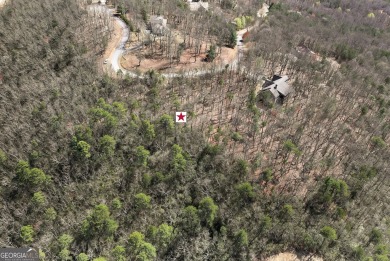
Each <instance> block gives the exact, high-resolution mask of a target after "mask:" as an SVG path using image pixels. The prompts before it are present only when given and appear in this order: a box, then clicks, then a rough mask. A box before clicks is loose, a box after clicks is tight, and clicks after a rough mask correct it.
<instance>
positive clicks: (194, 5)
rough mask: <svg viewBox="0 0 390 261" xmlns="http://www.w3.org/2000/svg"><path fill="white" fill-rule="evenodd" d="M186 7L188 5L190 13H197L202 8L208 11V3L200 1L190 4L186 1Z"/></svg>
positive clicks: (190, 2) (189, 1)
mask: <svg viewBox="0 0 390 261" xmlns="http://www.w3.org/2000/svg"><path fill="white" fill-rule="evenodd" d="M188 5H189V7H190V10H191V11H197V10H198V9H199V8H201V7H203V8H204V9H205V10H208V9H209V3H208V2H202V1H199V2H192V1H191V0H188Z"/></svg>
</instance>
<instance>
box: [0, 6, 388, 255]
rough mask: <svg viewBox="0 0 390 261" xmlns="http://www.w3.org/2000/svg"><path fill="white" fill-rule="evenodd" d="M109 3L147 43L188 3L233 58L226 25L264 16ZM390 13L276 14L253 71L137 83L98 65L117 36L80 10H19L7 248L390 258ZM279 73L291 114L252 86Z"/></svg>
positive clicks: (10, 78) (4, 232)
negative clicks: (147, 32) (153, 28)
mask: <svg viewBox="0 0 390 261" xmlns="http://www.w3.org/2000/svg"><path fill="white" fill-rule="evenodd" d="M157 2H158V3H157ZM112 3H113V4H114V5H117V6H119V9H120V8H122V9H123V10H129V11H124V14H122V19H124V18H125V16H124V15H125V14H126V12H128V13H130V14H131V15H129V16H128V18H126V19H129V21H127V24H132V26H134V27H135V28H134V31H137V27H142V26H144V23H145V20H147V19H146V18H145V17H146V16H149V14H152V13H159V14H166V15H167V14H168V13H171V12H173V11H174V10H175V8H177V13H179V14H182V15H183V17H182V19H183V21H186V19H195V18H193V17H198V18H197V19H200V18H202V17H207V21H208V22H207V24H205V25H203V26H204V27H202V28H206V27H208V26H210V27H212V21H213V19H216V20H218V21H216V24H217V26H218V28H219V27H223V26H224V25H226V26H227V27H228V29H226V30H223V29H220V30H212V28H210V30H205V31H207V32H209V35H208V36H207V37H209V38H211V39H212V40H214V41H215V44H216V45H218V46H222V45H229V43H227V42H226V41H220V42H218V41H217V40H216V39H217V38H218V37H226V39H229V37H230V36H231V35H230V32H231V30H232V27H231V25H228V24H230V20H229V19H231V20H233V19H234V18H235V17H245V16H248V17H249V16H255V13H254V11H253V10H258V8H260V7H261V5H262V1H244V0H242V1H240V0H238V1H233V0H221V1H210V6H211V8H214V9H213V10H214V11H215V12H214V13H213V15H208V13H207V12H205V11H200V12H199V15H198V16H197V15H195V16H194V15H188V16H187V13H188V12H189V11H188V9H187V7H186V5H185V3H183V1H154V0H148V1H143V2H139V1H134V0H125V1H112ZM389 5H390V4H389V2H388V1H382V0H373V1H371V2H367V3H366V2H364V3H363V2H359V3H357V2H355V1H348V0H338V1H333V0H324V1H322V2H317V1H292V0H291V1H290V0H287V1H281V2H274V3H273V4H272V5H271V6H270V12H269V14H268V16H267V17H266V18H264V19H261V20H259V22H258V23H259V25H258V26H257V27H256V28H254V29H253V30H252V31H251V32H250V35H249V37H248V38H246V39H245V43H246V46H247V52H246V54H245V55H244V57H243V59H242V61H241V62H240V64H239V65H238V69H233V68H230V67H229V66H226V68H225V70H223V71H219V72H215V73H212V72H210V73H209V74H206V75H203V76H199V77H194V78H185V77H177V78H164V77H163V76H162V75H161V74H159V73H158V72H155V71H149V72H148V73H145V74H144V76H145V77H144V78H136V77H134V78H133V77H129V76H126V75H122V74H120V73H118V74H116V73H108V74H102V72H101V71H99V66H97V60H98V59H99V58H100V56H99V55H100V54H101V52H102V48H104V47H105V46H106V44H107V41H108V40H109V38H110V37H111V36H112V35H111V33H112V32H111V31H110V30H111V29H112V28H111V25H109V24H107V20H104V19H106V18H104V17H102V16H101V15H99V14H96V13H93V12H89V11H88V8H87V6H86V3H84V2H83V1H77V0H67V1H61V0H50V1H49V0H30V1H23V0H12V1H10V2H8V3H7V4H6V5H5V6H4V7H3V8H2V9H0V90H1V91H0V133H1V135H0V177H1V183H0V197H1V200H0V209H1V211H0V247H25V246H33V247H37V248H39V249H40V258H41V259H42V260H78V261H81V260H95V261H103V260H143V261H147V260H265V258H266V257H268V256H270V255H272V254H276V253H280V252H283V251H292V252H298V253H303V254H305V255H308V256H310V255H313V256H314V255H315V256H320V257H322V258H323V259H324V260H337V261H338V260H365V261H369V260H373V261H384V260H389V258H390V247H389V245H390V244H389V242H390V204H389V203H390V196H389V195H390V179H389V173H390V168H389V167H390V165H389V164H390V150H389V145H390V135H389V134H390V130H389V127H390V117H389V116H390V96H389V93H390V74H389V72H390V61H389V60H390V52H389V50H390V19H389V15H390V7H389ZM155 9H158V10H155ZM240 19H241V18H240ZM196 21H198V20H196ZM236 21H237V20H236ZM105 26H107V27H105ZM103 27H104V28H107V29H108V30H102V28H103ZM178 27H179V28H180V25H178ZM188 28H191V25H189V24H188ZM214 29H215V28H214ZM201 31H203V29H202V30H200V31H196V30H195V29H193V30H192V29H191V30H189V32H191V33H192V35H191V37H193V39H192V41H193V42H195V44H194V45H197V44H199V43H197V41H196V37H197V36H196V34H197V33H196V32H199V33H201ZM219 33H220V34H221V35H219ZM207 37H203V36H202V37H199V38H207ZM215 37H217V38H215ZM189 38H190V37H189ZM194 39H195V40H194ZM224 39H225V38H224ZM189 41H191V40H189ZM186 48H194V46H192V45H191V44H190V46H188V47H186ZM302 50H306V52H304V51H302ZM307 50H310V51H312V53H315V54H316V57H320V58H319V59H313V57H312V56H313V55H311V54H312V53H310V51H307ZM215 55H217V54H215ZM334 64H336V65H337V66H334ZM332 65H333V66H332ZM240 68H243V70H240ZM273 74H286V75H288V76H289V78H290V83H291V84H292V86H293V87H294V93H293V94H291V95H290V96H289V97H287V99H286V100H285V101H284V103H283V104H281V105H279V104H275V103H274V102H273V101H272V99H270V97H269V96H268V95H266V94H265V93H262V92H260V93H258V92H257V90H258V86H259V84H261V83H259V82H257V80H256V79H257V77H254V75H256V76H264V77H265V78H269V77H271V76H272V75H273ZM175 111H187V115H188V120H187V123H186V124H178V123H175V122H174V113H175Z"/></svg>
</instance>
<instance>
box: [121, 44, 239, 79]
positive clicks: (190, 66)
mask: <svg viewBox="0 0 390 261" xmlns="http://www.w3.org/2000/svg"><path fill="white" fill-rule="evenodd" d="M207 46H209V45H207ZM207 49H208V47H207ZM156 50H157V51H156V52H155V54H154V55H153V57H150V55H148V52H149V50H147V49H146V48H145V47H144V49H143V50H134V51H130V52H129V53H128V54H126V55H124V56H123V57H122V60H121V65H122V67H123V68H125V69H126V70H139V71H141V72H145V71H148V70H150V69H154V70H157V71H160V72H165V73H166V72H180V71H189V70H196V69H201V70H204V69H206V68H207V67H212V66H215V65H225V64H229V63H231V62H233V61H234V59H236V56H237V47H236V48H234V49H231V48H227V47H222V48H221V52H220V53H217V57H216V58H215V60H214V61H213V62H206V61H205V58H206V55H207V50H206V44H203V45H202V49H201V51H200V53H199V54H198V55H195V52H194V49H193V48H189V49H186V50H185V51H183V53H182V55H181V56H180V62H178V61H177V60H176V59H175V60H172V62H170V60H169V59H168V58H166V57H164V56H162V55H161V54H160V53H159V49H158V47H157V49H156ZM137 56H138V57H139V56H141V57H143V58H141V65H140V66H139V59H138V58H137ZM146 57H147V58H146Z"/></svg>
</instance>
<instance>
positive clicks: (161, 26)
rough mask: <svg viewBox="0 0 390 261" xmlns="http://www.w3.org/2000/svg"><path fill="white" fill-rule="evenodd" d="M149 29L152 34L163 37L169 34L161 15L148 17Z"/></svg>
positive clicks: (165, 21) (165, 20)
mask: <svg viewBox="0 0 390 261" xmlns="http://www.w3.org/2000/svg"><path fill="white" fill-rule="evenodd" d="M150 29H151V32H152V33H153V34H156V35H165V34H166V33H167V32H169V29H168V27H167V19H165V18H164V17H163V16H161V15H152V16H150Z"/></svg>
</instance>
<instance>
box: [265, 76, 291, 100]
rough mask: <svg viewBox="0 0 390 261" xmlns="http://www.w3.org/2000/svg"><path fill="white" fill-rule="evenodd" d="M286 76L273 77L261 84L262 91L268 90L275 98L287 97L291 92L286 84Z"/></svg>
mask: <svg viewBox="0 0 390 261" xmlns="http://www.w3.org/2000/svg"><path fill="white" fill-rule="evenodd" d="M287 81H288V76H287V75H284V76H279V75H274V76H273V77H272V80H271V81H269V80H266V81H265V83H264V84H263V91H267V90H269V91H270V92H271V93H272V94H273V95H274V97H275V98H279V97H280V96H287V95H288V94H289V93H291V92H292V87H291V86H290V85H289V84H288V83H287Z"/></svg>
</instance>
